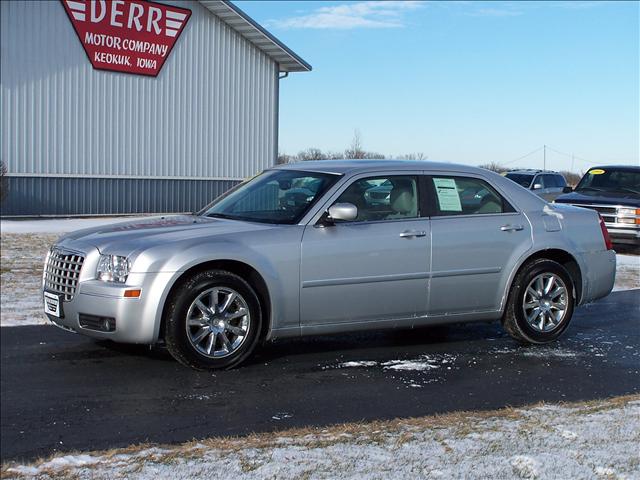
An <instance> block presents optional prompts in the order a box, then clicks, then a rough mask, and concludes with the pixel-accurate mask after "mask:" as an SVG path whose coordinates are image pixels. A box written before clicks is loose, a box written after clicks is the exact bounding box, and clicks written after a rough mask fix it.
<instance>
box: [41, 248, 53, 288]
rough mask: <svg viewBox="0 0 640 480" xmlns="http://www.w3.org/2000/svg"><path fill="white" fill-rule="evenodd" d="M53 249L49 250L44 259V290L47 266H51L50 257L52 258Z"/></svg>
mask: <svg viewBox="0 0 640 480" xmlns="http://www.w3.org/2000/svg"><path fill="white" fill-rule="evenodd" d="M52 248H53V247H50V248H49V250H48V251H47V255H46V257H44V266H43V267H42V288H44V283H45V280H46V279H47V265H49V257H50V256H51V249H52Z"/></svg>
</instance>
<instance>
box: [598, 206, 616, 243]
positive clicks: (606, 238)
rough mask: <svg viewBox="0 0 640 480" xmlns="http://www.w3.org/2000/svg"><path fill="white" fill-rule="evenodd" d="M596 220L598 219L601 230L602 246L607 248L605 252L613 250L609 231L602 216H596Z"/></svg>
mask: <svg viewBox="0 0 640 480" xmlns="http://www.w3.org/2000/svg"><path fill="white" fill-rule="evenodd" d="M598 218H599V219H600V230H602V237H603V238H604V244H605V245H606V246H607V250H613V244H612V243H611V237H610V236H609V230H607V226H606V225H605V224H604V220H603V219H602V215H600V214H598Z"/></svg>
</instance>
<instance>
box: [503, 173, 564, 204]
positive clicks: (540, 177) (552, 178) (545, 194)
mask: <svg viewBox="0 0 640 480" xmlns="http://www.w3.org/2000/svg"><path fill="white" fill-rule="evenodd" d="M504 176H505V177H507V178H508V179H509V180H513V181H514V182H516V183H517V184H518V185H521V186H523V187H524V188H527V189H529V190H532V191H533V193H535V194H536V195H538V196H539V197H542V198H544V199H545V200H546V201H548V202H551V201H553V200H554V199H555V198H556V197H557V196H559V195H561V194H562V193H563V190H564V188H565V187H566V186H567V181H566V180H565V178H564V177H563V176H562V174H560V173H558V172H552V171H548V170H512V171H510V172H507V173H505V175H504Z"/></svg>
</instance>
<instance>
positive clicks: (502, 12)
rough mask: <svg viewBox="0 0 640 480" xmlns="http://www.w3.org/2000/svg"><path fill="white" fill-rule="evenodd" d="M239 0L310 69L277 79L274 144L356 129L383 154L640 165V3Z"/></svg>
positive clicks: (305, 143)
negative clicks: (277, 130) (277, 119)
mask: <svg viewBox="0 0 640 480" xmlns="http://www.w3.org/2000/svg"><path fill="white" fill-rule="evenodd" d="M234 4H236V5H237V6H238V7H240V8H241V9H242V10H243V11H244V12H245V13H247V14H248V15H249V16H251V17H252V18H253V19H254V20H256V21H257V22H258V23H260V24H261V25H263V26H264V27H265V28H267V30H269V32H271V33H272V34H273V35H275V36H276V37H277V38H278V39H279V40H281V41H282V42H284V43H285V44H286V45H287V46H288V47H289V48H291V49H292V50H293V51H294V52H296V53H297V54H298V55H300V56H301V57H302V58H303V59H304V60H305V61H307V62H308V63H310V64H311V65H312V66H313V71H311V72H305V73H292V74H290V75H289V76H288V77H287V78H285V79H283V80H281V81H280V82H281V83H280V152H282V153H287V154H295V153H297V152H298V151H300V150H303V149H307V148H310V147H315V148H320V149H322V150H329V151H338V152H339V151H344V150H345V148H347V147H348V146H349V144H350V143H351V141H352V139H353V137H354V132H355V131H356V130H357V131H358V132H359V134H360V137H361V143H362V146H363V148H364V149H365V150H368V151H376V152H380V153H383V154H385V155H387V156H388V157H397V156H399V155H401V154H407V153H415V152H421V153H423V154H424V155H426V156H427V157H428V159H429V160H437V161H446V162H456V163H465V164H469V165H478V164H483V163H487V162H499V163H502V164H506V165H509V166H513V167H523V168H542V167H543V163H544V158H543V157H544V154H545V149H544V148H542V147H543V145H547V146H548V148H547V149H546V160H547V168H549V169H554V170H568V169H570V168H571V166H572V164H573V167H574V168H573V170H574V171H582V170H584V169H586V168H588V167H589V166H593V165H595V164H612V163H622V164H640V121H639V117H640V98H639V90H640V78H639V56H640V55H639V49H640V47H639V37H638V35H639V34H638V30H639V22H640V3H638V2H596V1H593V2H582V1H575V2H559V1H558V2H554V1H549V2H421V1H360V2H358V1H355V2H344V1H336V2H306V1H299V2H298V1H283V2H279V1H235V2H234ZM530 152H533V153H531V154H530V155H528V156H526V157H524V158H520V157H523V156H525V155H527V154H529V153H530ZM572 155H573V160H572Z"/></svg>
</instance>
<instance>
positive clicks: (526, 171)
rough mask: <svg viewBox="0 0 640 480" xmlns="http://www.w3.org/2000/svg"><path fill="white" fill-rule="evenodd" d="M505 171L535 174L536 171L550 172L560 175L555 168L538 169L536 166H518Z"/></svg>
mask: <svg viewBox="0 0 640 480" xmlns="http://www.w3.org/2000/svg"><path fill="white" fill-rule="evenodd" d="M505 173H524V174H526V173H528V174H531V175H535V174H536V173H549V174H554V173H555V174H557V175H560V174H559V173H558V172H556V171H554V170H538V169H535V168H516V169H515V170H508V171H507V172H505Z"/></svg>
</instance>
